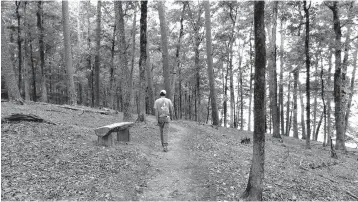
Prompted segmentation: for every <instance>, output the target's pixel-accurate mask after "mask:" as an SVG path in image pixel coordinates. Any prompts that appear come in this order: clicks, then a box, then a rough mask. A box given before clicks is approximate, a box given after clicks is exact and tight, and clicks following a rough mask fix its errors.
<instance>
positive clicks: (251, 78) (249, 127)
mask: <svg viewBox="0 0 358 202" xmlns="http://www.w3.org/2000/svg"><path fill="white" fill-rule="evenodd" d="M252 31H253V23H252V26H251V31H250V98H249V123H248V131H251V101H252V93H253V92H252V91H253V88H252V80H253V78H254V74H253V73H252V66H253V65H252V64H253V62H252V43H251V35H252Z"/></svg>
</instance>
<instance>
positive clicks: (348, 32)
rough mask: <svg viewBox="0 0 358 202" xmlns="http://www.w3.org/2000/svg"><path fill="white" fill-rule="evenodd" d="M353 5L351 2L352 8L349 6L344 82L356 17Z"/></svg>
mask: <svg viewBox="0 0 358 202" xmlns="http://www.w3.org/2000/svg"><path fill="white" fill-rule="evenodd" d="M353 4H354V2H350V6H349V9H348V19H347V32H346V41H345V43H344V57H343V64H342V75H343V80H344V81H345V80H346V78H345V77H346V74H347V67H348V54H349V53H348V52H349V44H350V42H351V39H350V34H351V32H352V31H351V28H352V24H354V22H353V21H352V19H353V17H354V13H353V12H352V10H353ZM344 84H345V83H344ZM344 84H343V85H344Z"/></svg>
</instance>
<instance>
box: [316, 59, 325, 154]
mask: <svg viewBox="0 0 358 202" xmlns="http://www.w3.org/2000/svg"><path fill="white" fill-rule="evenodd" d="M322 60H323V59H322V57H321V98H322V103H323V118H324V123H323V147H325V146H326V138H327V106H326V102H325V99H324V81H323V70H324V66H323V62H322ZM317 134H318V133H317ZM317 136H318V135H317Z"/></svg>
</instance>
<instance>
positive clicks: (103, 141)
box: [98, 133, 113, 147]
mask: <svg viewBox="0 0 358 202" xmlns="http://www.w3.org/2000/svg"><path fill="white" fill-rule="evenodd" d="M98 144H99V145H103V146H107V147H110V146H112V145H113V135H112V133H110V134H108V135H106V136H104V137H98Z"/></svg>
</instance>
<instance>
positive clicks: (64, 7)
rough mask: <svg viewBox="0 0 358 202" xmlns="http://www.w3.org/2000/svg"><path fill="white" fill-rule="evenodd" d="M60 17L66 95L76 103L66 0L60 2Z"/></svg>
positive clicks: (71, 102) (72, 102) (71, 101)
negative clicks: (63, 45) (66, 78)
mask: <svg viewBox="0 0 358 202" xmlns="http://www.w3.org/2000/svg"><path fill="white" fill-rule="evenodd" d="M62 15H63V16H62V17H63V36H64V43H65V61H66V67H67V77H68V80H67V82H68V83H67V88H68V95H69V98H70V104H71V105H76V104H77V99H76V92H75V83H74V80H73V74H74V69H73V66H72V53H71V38H70V29H69V13H68V1H63V2H62Z"/></svg>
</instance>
